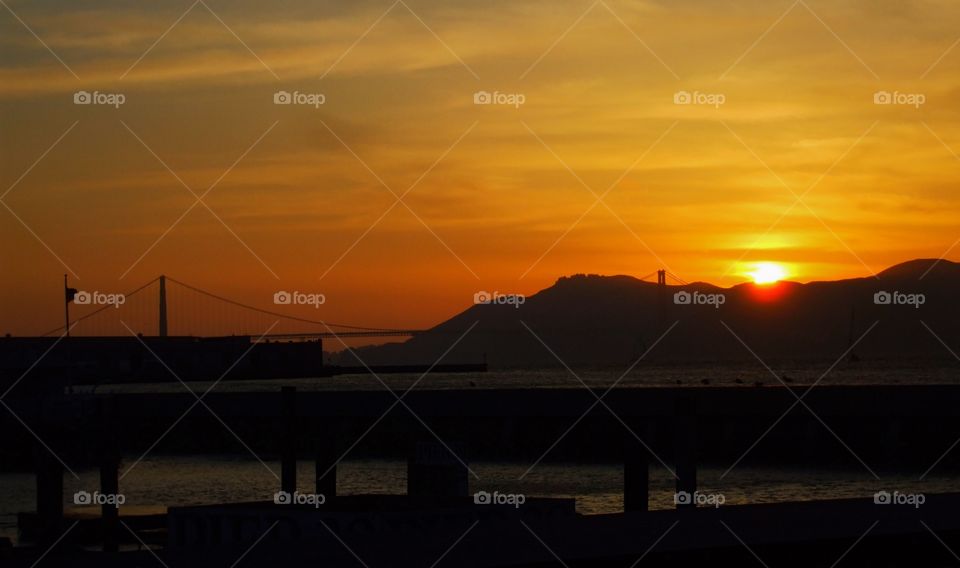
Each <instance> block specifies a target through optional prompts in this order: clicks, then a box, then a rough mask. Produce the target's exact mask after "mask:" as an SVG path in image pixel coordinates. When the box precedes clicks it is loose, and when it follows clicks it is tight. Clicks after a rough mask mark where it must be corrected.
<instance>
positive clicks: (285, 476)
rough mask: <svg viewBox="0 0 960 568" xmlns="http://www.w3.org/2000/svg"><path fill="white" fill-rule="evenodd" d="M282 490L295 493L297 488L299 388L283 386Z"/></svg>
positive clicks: (281, 391)
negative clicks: (297, 408)
mask: <svg viewBox="0 0 960 568" xmlns="http://www.w3.org/2000/svg"><path fill="white" fill-rule="evenodd" d="M280 398H281V402H280V404H281V410H280V413H281V420H282V421H283V427H282V428H283V432H282V434H281V436H282V440H281V443H280V445H281V449H280V490H281V491H284V492H286V493H289V494H291V495H293V494H294V493H295V492H296V490H297V417H296V407H297V389H296V387H281V388H280Z"/></svg>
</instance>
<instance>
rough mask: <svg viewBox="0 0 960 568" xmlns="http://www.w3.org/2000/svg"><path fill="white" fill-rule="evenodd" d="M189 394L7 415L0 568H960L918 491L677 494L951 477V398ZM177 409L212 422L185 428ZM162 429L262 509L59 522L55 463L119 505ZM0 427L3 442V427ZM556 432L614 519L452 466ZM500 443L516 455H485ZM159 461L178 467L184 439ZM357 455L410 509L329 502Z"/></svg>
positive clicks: (955, 539)
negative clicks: (480, 480) (704, 499)
mask: <svg viewBox="0 0 960 568" xmlns="http://www.w3.org/2000/svg"><path fill="white" fill-rule="evenodd" d="M200 394H202V393H200ZM200 394H194V393H189V392H186V391H185V392H184V394H182V395H170V394H163V395H161V394H121V395H108V396H107V395H104V396H95V395H94V396H91V395H85V396H76V395H74V396H65V395H61V396H52V397H46V398H45V399H43V400H42V401H41V400H37V399H28V398H24V399H18V400H11V401H10V402H9V404H10V405H11V406H10V408H11V409H12V410H13V411H15V412H16V414H17V416H18V417H20V419H22V420H23V423H24V424H30V425H32V427H33V429H34V432H35V433H36V435H37V437H36V438H35V439H34V438H32V437H31V439H33V441H34V442H35V444H36V446H37V447H36V454H35V455H36V456H37V459H36V475H37V488H38V493H37V512H36V514H30V515H23V516H22V519H21V521H22V527H21V528H22V530H23V531H24V533H25V536H29V537H30V539H32V540H34V541H35V546H32V547H31V546H27V547H23V548H17V549H8V550H6V551H0V555H2V556H0V558H2V559H3V564H4V565H10V566H25V567H29V566H31V565H32V564H33V562H35V561H36V560H37V559H38V558H40V557H41V555H43V554H47V556H45V557H44V558H43V565H44V566H68V565H69V566H86V565H90V566H111V565H116V566H148V565H153V563H156V565H160V561H161V560H162V562H164V563H166V564H167V565H169V566H170V567H171V568H173V567H178V566H184V567H187V566H198V567H199V566H204V567H206V566H225V567H230V566H233V565H239V566H369V567H371V568H373V567H377V566H427V567H430V566H462V567H486V566H491V567H492V566H515V567H520V566H555V565H567V566H571V567H572V566H600V567H604V566H624V567H627V566H634V565H644V566H647V565H649V566H667V565H669V566H677V565H681V566H686V565H691V566H692V565H703V564H704V563H706V562H721V563H723V564H722V565H727V564H728V563H739V564H744V565H754V564H756V565H767V566H771V567H773V566H820V565H822V566H831V565H833V564H834V563H835V562H837V561H838V560H839V561H842V564H841V565H843V566H941V565H943V566H948V565H955V562H956V558H955V557H954V556H953V553H952V552H951V549H953V550H960V514H958V513H957V511H960V494H953V493H948V494H927V495H925V496H924V497H923V499H924V502H923V503H922V504H919V505H918V504H916V503H905V502H897V501H896V497H895V496H894V497H892V498H891V496H890V494H893V493H895V491H896V488H895V487H885V486H884V484H883V481H882V477H881V476H878V481H877V490H878V492H879V493H878V494H877V495H876V496H865V497H864V498H862V499H850V500H831V501H814V502H803V503H779V504H763V505H759V504H758V505H738V506H726V505H722V506H719V507H714V506H697V499H696V498H695V497H694V498H686V499H685V498H683V497H680V496H682V495H686V496H696V495H698V493H697V490H698V479H697V468H698V466H702V465H703V464H705V463H714V462H719V463H724V464H729V463H732V461H733V460H735V459H737V458H738V457H739V456H741V455H742V454H743V453H744V451H745V450H747V449H748V448H750V447H751V444H753V443H754V442H755V441H756V440H757V439H758V438H763V439H764V442H763V443H762V444H757V445H756V449H755V452H756V453H755V456H756V457H755V459H757V460H763V461H767V462H770V463H782V462H784V461H787V460H793V461H794V462H800V463H825V462H826V463H834V464H835V465H846V466H850V467H861V466H863V467H865V468H867V469H871V467H872V468H876V469H877V470H878V471H883V470H882V469H881V466H882V467H884V468H890V469H898V470H900V471H903V470H904V469H907V470H910V471H915V470H918V469H919V471H920V472H921V473H922V472H923V470H925V469H927V467H926V466H931V467H936V468H937V469H938V470H941V471H954V470H955V469H956V467H957V463H958V460H957V456H955V455H953V452H951V451H950V450H951V448H952V444H954V443H955V441H956V439H957V437H958V436H960V428H958V421H957V416H958V408H960V388H958V387H953V386H863V387H827V386H818V387H815V388H813V389H810V390H809V391H808V390H807V387H805V386H798V387H795V388H793V389H792V390H791V389H788V388H786V387H743V388H650V389H646V388H634V389H614V390H611V391H609V392H605V391H601V390H597V391H590V390H587V389H516V390H493V389H468V390H444V391H431V390H416V391H411V392H409V393H403V392H388V391H387V390H384V391H382V392H377V391H375V392H358V391H346V392H297V391H296V390H294V389H293V388H290V387H284V388H283V389H282V390H280V392H276V391H275V392H272V393H230V394H225V393H210V394H209V395H205V396H203V397H202V403H201V402H198V398H200ZM194 404H196V405H198V406H205V407H207V409H206V410H205V411H204V412H205V413H206V412H207V411H208V412H209V414H210V415H211V416H215V417H216V419H215V420H214V419H210V417H209V416H207V417H206V418H205V419H200V418H189V419H184V411H185V410H187V409H189V408H190V407H191V405H194ZM179 419H183V420H184V424H185V426H184V428H185V429H186V431H187V432H188V434H189V438H191V439H198V438H199V439H203V438H208V439H210V440H212V441H213V442H216V440H218V436H221V435H222V434H223V432H222V430H223V423H226V424H230V425H231V426H233V427H235V428H236V433H237V434H238V435H239V436H241V437H244V439H250V440H253V441H252V442H251V444H252V445H253V448H254V450H255V451H257V452H258V453H262V455H265V456H279V457H280V460H281V464H282V471H281V473H280V483H279V484H278V487H277V490H278V493H277V495H275V496H274V499H273V500H271V499H269V498H268V496H265V499H264V501H262V502H255V503H232V504H211V505H205V506H196V507H180V508H176V507H174V508H171V509H170V510H169V511H168V512H167V513H166V514H165V515H155V516H136V515H132V514H131V515H125V514H124V509H123V507H120V509H119V510H118V509H117V507H114V506H112V505H109V504H105V505H103V506H102V507H101V516H100V517H98V518H95V519H93V520H89V521H86V522H81V523H79V524H74V520H73V519H71V518H68V517H65V515H64V510H63V499H64V495H63V473H64V470H63V465H62V464H61V463H60V462H59V461H58V460H57V459H54V456H53V455H52V452H56V454H57V455H62V456H67V457H66V458H65V459H67V461H69V460H70V459H81V458H84V457H85V459H88V460H95V461H96V462H97V463H98V464H99V466H100V486H99V488H91V489H99V491H100V493H102V494H104V495H111V494H118V493H121V492H122V487H120V484H119V476H118V465H119V462H120V458H121V456H122V455H124V454H137V455H139V454H140V452H141V451H142V449H143V448H144V447H146V446H147V445H149V442H150V441H152V439H155V438H156V437H158V436H159V434H161V433H162V432H163V431H164V430H165V429H167V428H169V427H170V425H171V424H173V423H174V422H175V421H177V420H179ZM188 420H189V421H188ZM221 420H222V421H223V423H221V422H220V421H221ZM571 425H573V426H571ZM4 427H5V428H9V429H11V430H14V429H15V428H16V424H11V423H5V424H4ZM566 430H569V431H570V434H569V436H566V437H563V439H564V441H563V442H561V443H556V444H555V449H551V452H548V453H552V456H553V457H560V458H563V459H576V460H577V461H591V460H608V459H611V458H615V459H617V460H618V461H620V462H621V463H622V464H623V472H624V476H623V498H624V512H623V513H619V514H609V515H590V516H585V515H579V514H577V513H576V512H575V510H574V502H573V500H571V499H535V498H532V497H531V498H530V499H525V501H524V502H523V503H516V502H513V503H510V502H500V501H495V500H493V499H491V498H490V496H489V495H487V496H481V495H471V494H470V491H469V489H468V487H469V484H470V479H471V472H470V470H469V462H468V459H467V458H468V457H472V456H483V457H485V458H486V457H497V456H500V459H523V460H527V461H528V463H529V462H531V461H532V459H535V458H536V457H537V456H539V455H540V454H542V453H543V451H544V450H547V449H548V448H553V447H552V446H551V444H552V443H555V441H556V440H557V439H558V438H561V437H562V436H561V435H562V434H563V433H564V432H565V431H566ZM258 433H259V435H258ZM364 433H369V436H362V435H361V434H364ZM765 433H766V435H765ZM247 437H249V438H247ZM151 438H152V439H151ZM358 439H359V440H362V443H359V444H358V443H357V441H358ZM38 440H43V441H44V442H45V444H40V443H37V441H38ZM78 440H86V441H88V442H87V444H89V440H95V441H96V442H95V443H94V444H93V445H92V446H95V447H84V448H83V451H84V452H85V456H80V455H78V453H77V451H71V448H73V449H74V450H76V447H77V446H78V444H77V441H78ZM491 440H492V441H491ZM506 440H512V444H511V445H506V446H504V445H499V444H501V443H502V442H504V441H506ZM145 441H146V443H145ZM591 442H593V443H591ZM171 443H172V444H173V445H174V446H173V448H174V449H177V444H183V443H185V440H179V441H178V440H176V439H174V440H173V441H172V442H171ZM46 444H49V445H46ZM166 449H171V448H166ZM179 449H180V450H182V449H183V448H182V447H180V448H179ZM207 450H208V448H204V447H200V448H199V451H207ZM358 452H359V453H361V454H367V455H397V454H398V453H399V454H400V455H405V456H407V458H408V475H407V483H408V494H407V495H395V496H389V495H388V496H383V495H381V496H359V495H355V496H343V495H339V491H338V480H337V464H338V462H339V461H340V459H342V457H343V456H344V455H347V454H350V455H353V454H354V453H358ZM504 454H506V455H504ZM753 456H754V454H753V453H751V460H753V459H754V457H753ZM660 457H663V459H665V460H667V461H668V462H669V463H668V464H666V465H667V467H669V468H670V469H671V471H672V472H673V473H675V477H676V495H677V496H678V498H677V505H676V508H675V509H674V510H666V511H650V510H648V509H649V506H648V504H649V499H648V496H649V472H650V469H651V467H652V465H657V466H659V458H660ZM298 459H301V460H302V459H309V460H310V461H311V462H313V463H314V464H315V466H316V469H315V471H316V475H315V481H314V483H313V484H312V485H311V486H310V487H298V486H297V480H296V475H295V471H296V469H295V468H296V463H297V461H298ZM859 460H862V463H861V464H858V463H857V462H858V461H859ZM871 471H872V469H871ZM491 489H494V488H491ZM883 492H887V493H886V496H885V497H884V496H883V495H884V493H883ZM283 495H286V497H283ZM321 496H322V497H321ZM311 499H312V500H311ZM701 505H705V504H704V503H701ZM91 541H95V542H96V547H95V549H91V548H89V545H90V544H91ZM84 544H87V545H88V548H87V549H85V550H84V549H81V547H82V546H83V545H84ZM146 545H150V546H152V547H153V548H155V549H151V550H145V549H143V547H144V546H146ZM138 548H139V549H140V550H136V549H138ZM121 550H122V551H121ZM48 551H49V553H48ZM154 555H156V557H154ZM758 559H760V561H759V562H758ZM238 561H239V564H238ZM638 562H642V564H638Z"/></svg>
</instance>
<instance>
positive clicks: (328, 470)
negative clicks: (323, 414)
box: [314, 419, 340, 499]
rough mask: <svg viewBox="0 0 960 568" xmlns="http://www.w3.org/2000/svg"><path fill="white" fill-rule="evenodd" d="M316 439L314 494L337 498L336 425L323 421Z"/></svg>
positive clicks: (331, 420) (332, 421) (331, 421)
mask: <svg viewBox="0 0 960 568" xmlns="http://www.w3.org/2000/svg"><path fill="white" fill-rule="evenodd" d="M321 424H322V426H321V431H320V432H319V433H318V434H317V435H316V436H315V439H316V448H317V451H316V464H315V471H314V479H315V484H316V489H315V492H316V493H317V495H323V496H324V497H326V498H327V499H331V498H333V497H336V496H337V459H338V458H339V457H340V456H338V455H337V423H336V422H335V421H334V420H333V419H329V420H324V421H323V422H322V423H321Z"/></svg>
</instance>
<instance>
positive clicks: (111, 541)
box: [100, 398, 120, 552]
mask: <svg viewBox="0 0 960 568" xmlns="http://www.w3.org/2000/svg"><path fill="white" fill-rule="evenodd" d="M100 410H101V413H100V418H101V434H100V495H102V496H113V497H116V496H117V495H119V494H120V476H119V469H120V452H119V449H118V443H117V435H116V432H117V430H116V424H115V422H114V417H113V415H114V400H113V399H112V398H108V399H105V400H102V401H101V407H100ZM111 501H113V503H111ZM100 521H101V530H102V531H103V551H104V552H117V551H118V550H119V547H120V542H119V529H120V509H119V505H118V504H117V503H116V502H115V501H114V500H113V499H107V500H106V501H105V502H104V503H103V504H102V505H101V506H100Z"/></svg>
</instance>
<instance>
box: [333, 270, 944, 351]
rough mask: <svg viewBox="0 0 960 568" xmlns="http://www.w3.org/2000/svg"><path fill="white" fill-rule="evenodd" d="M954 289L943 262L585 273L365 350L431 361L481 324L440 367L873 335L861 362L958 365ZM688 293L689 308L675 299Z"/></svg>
mask: <svg viewBox="0 0 960 568" xmlns="http://www.w3.org/2000/svg"><path fill="white" fill-rule="evenodd" d="M883 292H886V293H888V294H890V296H889V297H887V296H884V295H882V293H883ZM678 293H680V296H679V297H678V298H677V299H676V300H675V294H678ZM878 293H881V296H879V297H878V298H875V295H876V294H878ZM958 293H960V264H957V263H954V262H950V261H946V260H936V259H920V260H912V261H909V262H905V263H902V264H898V265H896V266H893V267H891V268H888V269H886V270H884V271H882V272H880V273H879V274H877V276H876V277H873V276H870V277H865V278H855V279H848V280H838V281H822V282H810V283H806V284H801V283H796V282H786V281H784V282H779V283H776V284H772V285H766V286H759V285H756V284H752V283H744V284H738V285H736V286H733V287H730V288H721V287H718V286H714V285H711V284H708V283H703V282H696V283H692V284H688V285H683V286H669V285H668V286H665V287H664V289H662V290H661V289H660V288H659V287H658V285H657V284H655V283H651V282H645V281H641V280H638V279H636V278H633V277H631V276H599V275H582V274H580V275H575V276H569V277H562V278H560V279H558V280H557V282H556V283H555V284H554V285H553V286H551V287H549V288H546V289H544V290H541V291H540V292H538V293H536V294H534V295H532V296H529V297H527V298H526V301H525V302H524V303H523V304H522V305H520V306H519V307H516V306H513V305H509V304H507V305H500V304H480V305H474V306H471V307H470V308H468V309H466V310H464V311H463V312H461V313H459V314H457V315H455V316H453V317H452V318H450V319H449V320H447V321H445V322H443V323H441V324H439V325H437V326H436V327H434V328H432V329H430V330H429V331H428V332H426V333H424V334H422V335H418V336H415V337H413V338H411V339H410V340H408V341H406V342H404V343H400V344H390V345H381V346H375V347H367V348H363V349H361V350H359V351H358V354H359V355H360V357H362V358H363V359H364V361H366V362H368V363H369V364H383V363H429V362H433V361H435V360H436V359H437V358H438V357H440V356H441V354H443V353H444V352H445V351H446V350H447V349H448V348H450V346H451V344H453V343H454V341H456V340H457V338H459V337H460V336H461V335H463V334H464V333H465V332H466V331H467V330H468V329H470V327H471V326H474V324H475V326H474V328H473V329H472V330H471V331H470V332H469V333H467V334H466V336H465V337H463V339H462V340H461V341H460V342H459V343H458V344H457V345H456V347H454V348H453V349H452V350H451V351H450V352H449V353H448V354H447V355H446V357H444V359H443V361H444V362H448V363H449V362H478V361H482V360H484V358H485V357H486V360H487V362H488V363H489V364H490V366H491V367H492V368H497V367H501V368H502V367H543V366H555V365H557V361H556V359H555V358H554V357H553V355H551V354H550V352H549V351H548V350H547V348H546V347H544V345H543V344H542V343H541V342H540V340H542V341H543V343H545V344H546V345H548V346H549V347H550V349H552V350H553V351H554V352H555V353H556V354H557V355H558V356H560V357H561V358H562V359H563V360H564V361H565V362H566V363H568V364H570V365H595V366H607V365H627V364H629V363H631V362H632V361H634V360H635V359H637V358H638V357H639V356H640V355H641V354H643V353H644V352H645V351H647V350H649V354H648V355H647V360H649V361H659V362H710V361H741V360H744V361H745V360H754V358H753V355H752V354H751V353H750V350H752V351H754V352H755V353H756V354H757V355H759V356H760V357H761V358H763V359H765V360H766V359H769V360H821V359H826V360H831V361H832V360H835V359H836V358H838V357H840V356H841V355H843V354H844V352H845V351H846V350H847V349H848V348H849V347H850V345H851V343H852V342H856V341H857V340H858V339H860V337H861V336H862V335H863V334H864V333H866V332H867V331H868V330H869V333H867V334H866V335H865V336H864V337H863V338H862V340H860V341H859V342H858V343H856V346H855V347H854V349H853V353H854V354H855V356H857V357H861V358H871V359H922V360H926V359H929V360H953V357H952V356H951V355H950V352H949V351H948V350H947V349H946V348H945V347H944V345H943V344H941V343H940V340H938V339H937V337H939V338H940V339H942V340H943V342H945V343H946V345H948V346H950V349H953V350H954V351H958V350H960V317H958V316H960V302H957V297H956V296H957V294H958ZM685 294H689V296H685ZM711 294H718V295H722V303H721V300H720V299H718V298H720V296H710V295H711ZM921 295H922V296H921ZM687 297H689V298H690V300H691V301H690V303H689V304H683V303H677V302H678V301H679V302H683V301H684V300H685V299H686V298H687ZM887 299H889V300H890V303H883V302H884V301H885V300H887ZM711 301H712V302H713V303H704V302H711ZM878 301H879V302H880V303H878ZM718 304H719V305H718ZM528 327H529V329H527V328H528ZM928 327H929V330H928V329H927V328H928ZM667 329H670V331H669V332H667ZM531 330H532V332H534V333H535V334H536V336H534V333H531ZM930 330H933V331H934V332H935V333H936V335H937V337H935V336H934V335H933V334H932V333H931V331H930ZM665 332H666V335H664V333H665ZM661 336H663V337H662V339H660V338H661ZM538 337H539V340H538ZM738 338H739V339H738ZM658 339H660V340H659V341H658ZM741 340H742V343H741ZM744 344H746V346H745V345H744ZM747 346H749V350H748V348H747ZM341 357H342V361H344V362H350V363H355V360H354V359H353V357H352V356H350V355H348V354H342V355H341Z"/></svg>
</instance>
